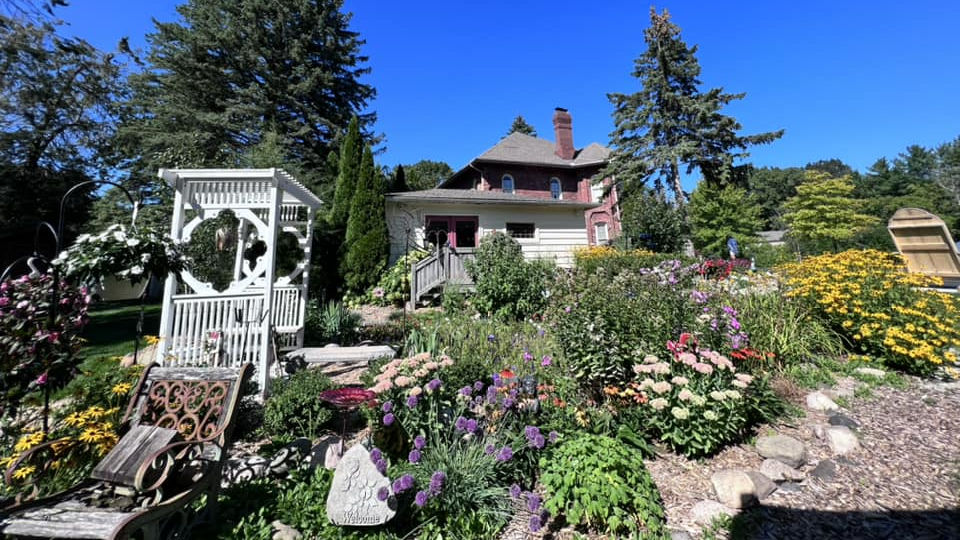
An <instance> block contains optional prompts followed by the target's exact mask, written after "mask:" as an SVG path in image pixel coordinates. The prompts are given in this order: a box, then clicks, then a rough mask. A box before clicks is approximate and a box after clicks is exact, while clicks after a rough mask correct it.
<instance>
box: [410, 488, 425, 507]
mask: <svg viewBox="0 0 960 540" xmlns="http://www.w3.org/2000/svg"><path fill="white" fill-rule="evenodd" d="M428 498H429V495H427V492H426V491H418V492H417V495H416V496H415V497H414V498H413V504H415V505H417V506H419V507H420V508H423V507H424V506H426V504H427V499H428Z"/></svg>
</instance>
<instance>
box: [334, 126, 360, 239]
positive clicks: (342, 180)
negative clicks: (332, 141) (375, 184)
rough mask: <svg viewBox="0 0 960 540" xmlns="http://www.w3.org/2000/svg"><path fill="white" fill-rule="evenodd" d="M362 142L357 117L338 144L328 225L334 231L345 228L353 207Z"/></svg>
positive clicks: (358, 175)
mask: <svg viewBox="0 0 960 540" xmlns="http://www.w3.org/2000/svg"><path fill="white" fill-rule="evenodd" d="M362 145H363V141H362V140H361V139H360V121H359V119H358V118H357V117H353V119H352V120H350V125H349V126H348V127H347V136H346V138H344V139H343V143H341V144H340V157H339V159H338V160H337V166H338V167H339V174H337V186H336V191H335V193H334V197H333V208H332V210H331V215H330V224H331V225H332V226H333V227H334V228H335V229H344V228H345V227H346V226H347V217H348V216H349V215H350V209H351V208H352V206H353V202H352V201H353V199H354V196H355V195H356V191H357V189H358V185H359V177H360V167H361V163H360V160H361V156H362V152H363V146H362Z"/></svg>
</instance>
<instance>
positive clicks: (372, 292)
mask: <svg viewBox="0 0 960 540" xmlns="http://www.w3.org/2000/svg"><path fill="white" fill-rule="evenodd" d="M427 255H428V253H427V252H426V251H423V250H419V249H418V250H413V251H410V252H408V253H407V254H406V255H404V256H403V257H400V258H399V259H397V262H395V263H393V266H391V267H390V269H389V270H387V271H386V273H384V274H383V275H382V276H381V277H380V281H378V282H377V284H376V285H375V286H374V287H372V288H371V289H369V290H367V292H366V293H365V294H363V295H362V296H360V297H359V298H357V299H356V302H357V303H365V304H373V305H377V306H398V307H399V306H402V305H403V304H404V302H407V301H409V300H410V271H411V266H412V265H413V263H415V262H417V261H420V260H422V259H424V258H425V257H426V256H427Z"/></svg>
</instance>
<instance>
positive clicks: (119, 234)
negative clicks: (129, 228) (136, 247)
mask: <svg viewBox="0 0 960 540" xmlns="http://www.w3.org/2000/svg"><path fill="white" fill-rule="evenodd" d="M126 238H127V236H126V235H125V234H123V231H114V232H113V239H114V240H116V241H117V242H123V241H124V240H126Z"/></svg>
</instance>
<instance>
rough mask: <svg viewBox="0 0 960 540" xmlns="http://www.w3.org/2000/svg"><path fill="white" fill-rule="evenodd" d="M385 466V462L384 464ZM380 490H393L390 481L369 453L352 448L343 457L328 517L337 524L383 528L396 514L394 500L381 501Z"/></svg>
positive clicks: (335, 472)
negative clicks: (378, 526)
mask: <svg viewBox="0 0 960 540" xmlns="http://www.w3.org/2000/svg"><path fill="white" fill-rule="evenodd" d="M383 467H384V468H385V467H386V463H384V464H383ZM381 489H387V490H389V489H390V480H389V479H388V478H387V477H386V476H384V475H383V474H382V473H380V471H378V470H377V466H376V465H374V463H373V461H371V459H370V452H368V451H367V449H366V448H364V446H363V445H362V444H355V445H353V447H352V448H350V450H347V453H346V454H344V455H343V457H342V458H340V463H338V464H337V469H336V471H334V473H333V482H332V483H331V485H330V492H329V494H328V495H327V518H328V519H330V522H331V523H333V524H334V525H341V526H343V525H349V526H353V527H369V526H376V525H383V524H384V523H386V522H388V521H390V520H391V519H393V516H395V515H396V513H397V509H396V500H395V499H394V498H393V497H390V498H388V499H387V500H386V501H381V500H380V499H379V497H378V496H377V495H378V493H379V491H380V490H381Z"/></svg>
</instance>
